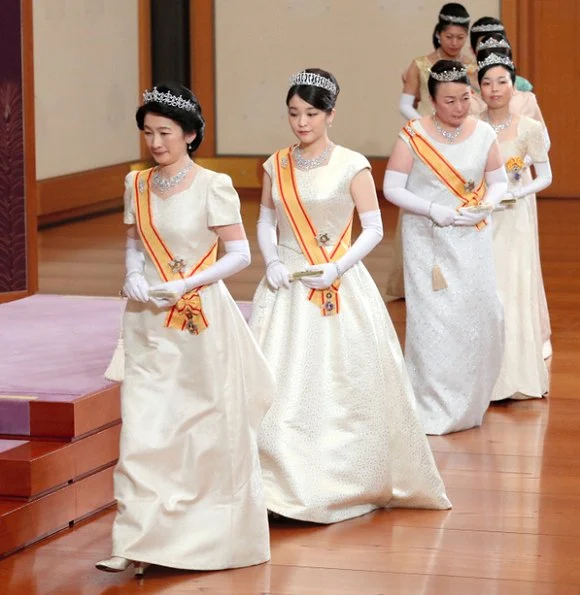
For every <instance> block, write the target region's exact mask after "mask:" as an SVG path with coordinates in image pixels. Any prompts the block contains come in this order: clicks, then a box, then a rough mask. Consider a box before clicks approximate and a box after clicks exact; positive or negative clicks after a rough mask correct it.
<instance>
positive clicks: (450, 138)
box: [432, 116, 463, 144]
mask: <svg viewBox="0 0 580 595" xmlns="http://www.w3.org/2000/svg"><path fill="white" fill-rule="evenodd" d="M432 120H433V125H434V126H435V129H436V130H437V132H438V133H439V134H440V135H441V136H442V137H443V138H445V139H446V140H447V142H448V143H449V144H453V143H454V142H455V140H456V139H457V137H458V136H459V135H460V134H461V131H462V130H463V124H461V126H458V127H457V128H456V129H455V130H454V131H453V132H450V131H449V130H445V128H443V127H442V126H441V124H439V121H438V120H437V118H436V117H435V116H433V117H432Z"/></svg>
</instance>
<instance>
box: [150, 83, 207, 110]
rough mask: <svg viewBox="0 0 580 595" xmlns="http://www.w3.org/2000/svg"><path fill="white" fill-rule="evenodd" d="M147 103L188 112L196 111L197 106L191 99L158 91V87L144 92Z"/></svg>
mask: <svg viewBox="0 0 580 595" xmlns="http://www.w3.org/2000/svg"><path fill="white" fill-rule="evenodd" d="M147 103H162V104H164V105H169V106H171V107H177V108H179V109H182V110H185V111H188V112H194V111H196V106H195V104H194V103H193V102H191V101H190V100H189V99H184V98H183V97H182V96H181V95H179V96H177V95H173V93H171V92H169V91H165V92H163V91H158V90H157V87H153V89H152V90H150V91H149V90H147V91H144V92H143V104H147Z"/></svg>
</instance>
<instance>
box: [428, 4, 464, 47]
mask: <svg viewBox="0 0 580 595" xmlns="http://www.w3.org/2000/svg"><path fill="white" fill-rule="evenodd" d="M446 17H447V18H446ZM455 19H459V21H460V22H457V21H456V20H455ZM452 26H455V27H463V29H465V32H466V33H468V32H469V13H468V12H467V10H466V8H465V6H463V4H459V3H457V2H449V3H448V4H444V5H443V6H442V7H441V10H440V11H439V21H438V23H437V24H436V25H435V29H434V30H433V47H434V48H435V49H437V48H439V47H440V46H441V42H440V41H439V35H440V34H441V33H442V32H443V31H445V29H447V27H452Z"/></svg>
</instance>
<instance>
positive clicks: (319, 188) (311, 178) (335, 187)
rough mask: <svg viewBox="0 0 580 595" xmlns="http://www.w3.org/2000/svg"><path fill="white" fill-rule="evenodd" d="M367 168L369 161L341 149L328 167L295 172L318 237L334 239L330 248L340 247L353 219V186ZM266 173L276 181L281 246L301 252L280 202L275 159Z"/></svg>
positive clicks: (275, 199) (334, 154) (267, 165)
mask: <svg viewBox="0 0 580 595" xmlns="http://www.w3.org/2000/svg"><path fill="white" fill-rule="evenodd" d="M365 168H370V164H369V162H368V160H367V159H366V157H364V156H363V155H361V154H360V153H357V152H355V151H351V150H350V149H347V148H345V147H341V146H339V145H337V146H336V147H334V149H333V151H332V153H331V156H330V159H329V161H328V163H327V165H325V166H322V167H317V168H315V169H312V170H309V171H303V170H300V169H298V168H295V169H294V171H295V175H296V182H297V185H298V190H299V192H300V198H301V200H302V203H303V204H304V206H305V207H306V210H307V211H308V215H309V216H310V219H311V220H312V222H313V223H314V226H315V227H316V229H317V231H318V233H327V234H328V235H329V236H330V241H329V243H328V244H326V246H327V247H330V246H333V245H335V244H336V241H337V240H338V238H339V237H340V236H341V235H342V232H343V231H344V229H345V227H346V225H347V223H348V222H349V221H350V218H351V217H352V215H353V209H354V203H353V200H352V196H351V193H350V184H351V182H352V179H353V178H354V176H355V175H356V174H357V173H358V172H360V171H361V170H363V169H365ZM264 169H265V170H266V172H267V173H268V175H269V176H270V178H271V179H272V198H273V200H274V205H275V207H276V216H277V218H278V229H279V234H280V235H279V240H278V242H279V244H280V245H282V246H285V247H286V248H290V249H291V250H294V251H295V252H300V251H301V250H300V247H299V245H298V242H297V241H296V238H295V236H294V232H293V231H292V228H291V226H290V222H289V221H288V218H287V217H286V214H285V211H284V207H283V205H282V202H281V199H280V193H279V190H278V185H277V182H276V180H275V173H274V169H275V168H274V155H271V156H270V157H269V158H268V160H267V161H266V162H265V163H264Z"/></svg>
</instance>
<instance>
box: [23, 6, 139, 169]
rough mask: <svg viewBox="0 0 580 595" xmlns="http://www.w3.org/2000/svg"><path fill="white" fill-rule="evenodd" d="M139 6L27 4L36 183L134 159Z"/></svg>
mask: <svg viewBox="0 0 580 595" xmlns="http://www.w3.org/2000/svg"><path fill="white" fill-rule="evenodd" d="M137 2H138V0H34V2H33V10H34V14H33V22H34V85H35V114H36V172H37V178H38V179H39V180H42V179H45V178H51V177H55V176H60V175H64V174H69V173H74V172H78V171H84V170H89V169H94V168H98V167H104V166H107V165H112V164H116V163H121V162H124V161H130V160H133V159H138V158H139V134H138V130H137V128H136V126H135V118H134V115H135V108H136V107H137V105H138V101H139V88H138V76H139V69H138V20H137V16H138V5H137Z"/></svg>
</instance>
